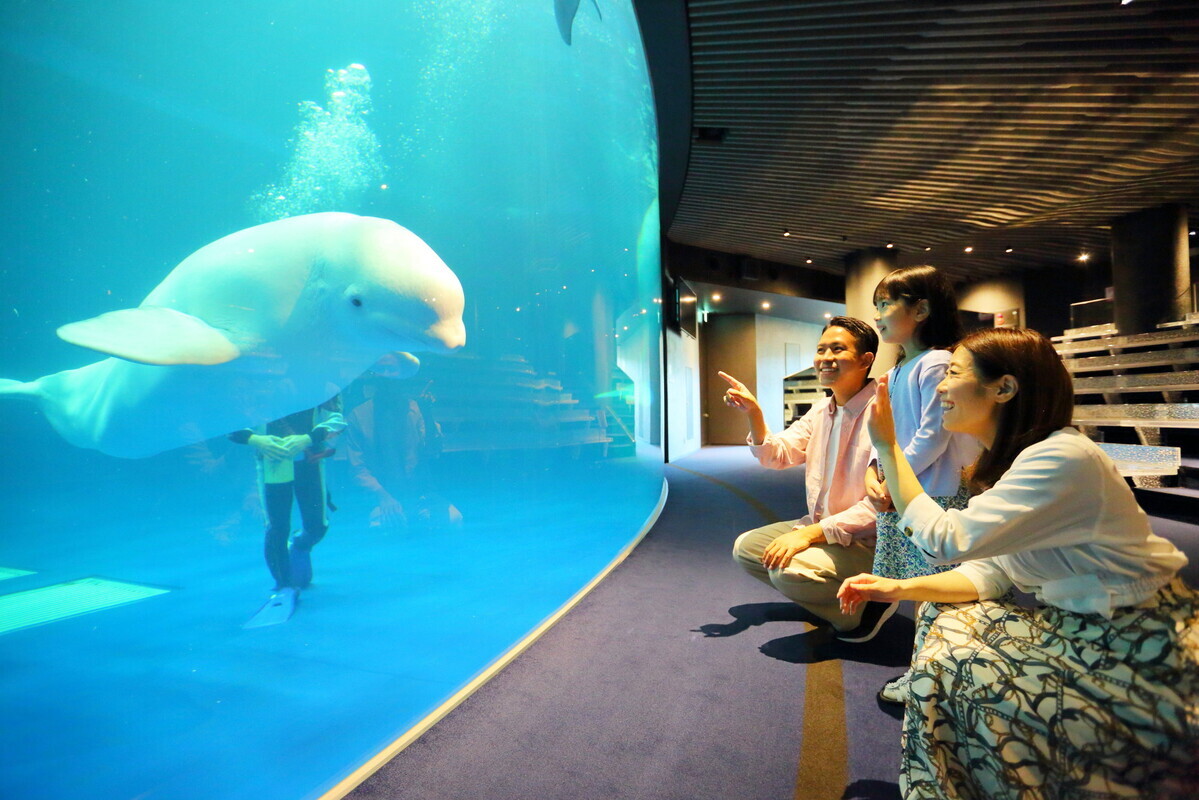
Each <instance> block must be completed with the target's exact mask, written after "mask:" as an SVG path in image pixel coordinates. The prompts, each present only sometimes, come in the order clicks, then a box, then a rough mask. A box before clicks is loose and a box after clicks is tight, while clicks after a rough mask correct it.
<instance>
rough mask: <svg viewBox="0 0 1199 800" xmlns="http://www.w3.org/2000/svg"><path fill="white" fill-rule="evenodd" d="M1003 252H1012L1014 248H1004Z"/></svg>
mask: <svg viewBox="0 0 1199 800" xmlns="http://www.w3.org/2000/svg"><path fill="white" fill-rule="evenodd" d="M1003 252H1005V253H1010V252H1012V248H1010V247H1009V248H1008V249H1007V250H1004V251H1003Z"/></svg>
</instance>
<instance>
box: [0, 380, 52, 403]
mask: <svg viewBox="0 0 1199 800" xmlns="http://www.w3.org/2000/svg"><path fill="white" fill-rule="evenodd" d="M41 396H42V394H41V392H40V391H39V390H38V385H37V381H34V382H33V383H23V382H21V381H14V380H9V379H8V378H0V399H2V398H7V397H13V398H22V399H25V400H35V401H36V400H40V399H41Z"/></svg>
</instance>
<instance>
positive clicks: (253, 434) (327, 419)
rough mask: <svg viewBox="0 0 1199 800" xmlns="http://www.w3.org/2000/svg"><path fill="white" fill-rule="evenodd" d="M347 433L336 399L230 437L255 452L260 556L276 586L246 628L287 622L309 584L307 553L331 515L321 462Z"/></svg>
mask: <svg viewBox="0 0 1199 800" xmlns="http://www.w3.org/2000/svg"><path fill="white" fill-rule="evenodd" d="M345 427H346V423H345V420H344V419H343V417H342V413H341V395H334V396H333V397H332V398H331V399H329V400H327V401H326V402H324V403H322V404H321V405H319V406H317V407H316V408H312V409H309V410H307V411H299V412H297V413H295V414H290V415H288V416H286V417H283V418H282V419H277V420H275V421H274V422H268V423H267V424H266V425H264V426H260V428H259V429H257V430H254V429H248V428H247V429H244V430H240V431H235V432H233V433H231V434H229V438H230V439H231V440H232V441H234V442H237V443H238V444H246V445H249V446H251V447H253V448H254V450H255V457H256V458H255V460H256V462H257V467H258V488H259V495H260V497H261V500H262V508H263V512H264V513H265V515H266V537H265V541H264V544H263V551H264V553H265V555H266V565H267V568H268V569H270V571H271V577H273V578H274V580H275V587H274V589H273V590H272V595H271V599H270V600H269V601H268V602H267V604H266V605H265V606H263V609H262V611H260V612H259V613H258V614H257V615H256V616H255V617H254V618H253V619H251V620H250V622H248V623H246V627H259V626H260V625H271V624H276V623H278V622H286V621H287V619H288V618H289V617H290V616H291V613H292V611H293V610H294V608H295V602H296V599H297V597H298V596H299V592H300V590H301V589H304V588H306V587H307V586H308V585H309V584H310V583H311V582H312V548H313V547H315V546H316V545H317V543H319V542H320V541H321V539H323V538H324V536H325V532H326V531H327V530H328V529H329V518H328V514H327V510H335V509H334V506H333V505H332V503H331V502H330V500H329V494H328V492H327V490H326V488H325V470H324V460H325V459H326V458H327V457H328V456H331V455H333V453H334V450H333V448H332V447H331V446H330V445H329V440H330V439H332V438H333V437H335V436H336V435H337V434H339V433H341V431H342V430H344V429H345ZM293 499H294V500H295V503H296V505H297V506H298V507H299V509H300V519H301V521H302V523H303V524H302V528H301V530H300V531H299V532H297V534H296V535H295V536H291V537H290V540H289V531H290V528H291V504H292V500H293Z"/></svg>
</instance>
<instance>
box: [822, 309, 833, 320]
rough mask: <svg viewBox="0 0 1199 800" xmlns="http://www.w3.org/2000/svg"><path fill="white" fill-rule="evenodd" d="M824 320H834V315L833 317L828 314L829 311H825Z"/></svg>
mask: <svg viewBox="0 0 1199 800" xmlns="http://www.w3.org/2000/svg"><path fill="white" fill-rule="evenodd" d="M824 318H825V319H832V318H833V315H832V314H831V313H830V312H828V311H825V312H824Z"/></svg>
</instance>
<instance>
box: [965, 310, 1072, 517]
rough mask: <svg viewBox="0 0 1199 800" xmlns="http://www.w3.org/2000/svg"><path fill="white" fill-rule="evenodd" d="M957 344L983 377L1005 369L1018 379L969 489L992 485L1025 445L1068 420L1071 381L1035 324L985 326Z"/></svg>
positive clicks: (993, 376) (996, 376) (992, 378)
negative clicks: (989, 446) (1031, 326)
mask: <svg viewBox="0 0 1199 800" xmlns="http://www.w3.org/2000/svg"><path fill="white" fill-rule="evenodd" d="M957 346H958V347H964V348H966V349H967V350H969V351H970V355H971V356H972V357H973V358H974V370H975V372H976V373H977V375H978V378H979V380H980V381H982V382H983V383H992V382H994V381H997V380H999V379H1000V378H1002V377H1003V376H1004V375H1011V376H1013V377H1014V378H1015V379H1016V383H1017V387H1018V388H1017V390H1016V396H1015V397H1013V398H1012V399H1011V400H1009V401H1008V402H1007V403H1004V404H1003V405H1002V406H1000V412H999V429H998V431H997V432H996V435H995V441H994V442H993V443H992V444H991V448H990V449H988V450H984V451H983V452H982V455H980V456H979V457H978V461H977V462H975V464H974V470H973V474H971V476H970V480H969V483H970V491H971V494H978V493H979V492H982V491H985V490H987V489H990V488H991V487H992V486H994V485H995V482H996V481H998V480H999V478H1000V477H1001V476H1002V475H1003V473H1005V472H1007V471H1008V468H1009V467H1011V466H1012V462H1013V461H1015V460H1016V456H1018V455H1020V452H1021V451H1022V450H1024V449H1025V448H1026V447H1029V446H1031V445H1034V444H1036V443H1037V442H1040V441H1042V440H1043V439H1045V438H1046V437H1047V436H1049V434H1051V433H1053V432H1054V431H1056V430H1060V429H1062V428H1064V427H1066V426H1067V425H1069V424H1070V422H1071V418H1072V417H1073V416H1074V382H1073V381H1072V380H1071V379H1070V373H1069V372H1067V371H1066V366H1065V365H1064V364H1063V363H1062V358H1061V356H1059V355H1058V354H1057V351H1056V350H1054V349H1053V345H1052V344H1050V343H1049V340H1048V339H1046V338H1045V337H1044V336H1042V335H1041V334H1040V333H1037V332H1036V331H1034V330H1027V329H1024V330H1021V329H1015V328H988V329H984V330H981V331H975V332H974V333H971V334H969V335H968V336H966V337H965V338H963V339H962V341H960V342H958V345H957Z"/></svg>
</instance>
